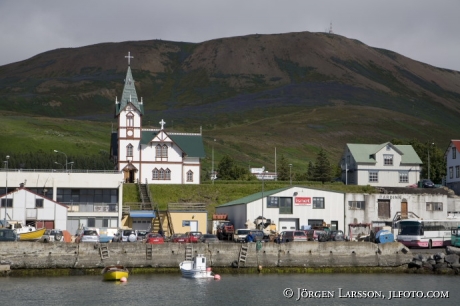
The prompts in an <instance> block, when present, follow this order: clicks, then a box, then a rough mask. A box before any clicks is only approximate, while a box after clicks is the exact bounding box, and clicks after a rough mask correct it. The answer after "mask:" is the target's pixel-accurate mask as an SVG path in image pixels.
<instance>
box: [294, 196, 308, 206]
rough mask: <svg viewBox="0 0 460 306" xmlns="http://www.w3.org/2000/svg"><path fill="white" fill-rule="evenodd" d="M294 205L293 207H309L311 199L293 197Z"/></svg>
mask: <svg viewBox="0 0 460 306" xmlns="http://www.w3.org/2000/svg"><path fill="white" fill-rule="evenodd" d="M294 203H295V205H311V198H306V197H295V198H294Z"/></svg>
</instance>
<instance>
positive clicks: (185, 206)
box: [168, 203, 208, 211]
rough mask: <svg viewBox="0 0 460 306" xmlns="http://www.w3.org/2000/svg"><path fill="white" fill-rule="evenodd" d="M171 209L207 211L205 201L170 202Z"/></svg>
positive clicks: (169, 207) (169, 208)
mask: <svg viewBox="0 0 460 306" xmlns="http://www.w3.org/2000/svg"><path fill="white" fill-rule="evenodd" d="M168 210H170V211H207V210H208V209H207V207H206V204H205V203H169V204H168Z"/></svg>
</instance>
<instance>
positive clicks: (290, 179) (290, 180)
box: [289, 164, 292, 186]
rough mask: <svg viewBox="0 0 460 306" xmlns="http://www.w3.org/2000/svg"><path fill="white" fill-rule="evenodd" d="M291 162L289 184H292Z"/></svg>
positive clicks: (290, 165)
mask: <svg viewBox="0 0 460 306" xmlns="http://www.w3.org/2000/svg"><path fill="white" fill-rule="evenodd" d="M291 169H292V164H289V185H291V186H292V175H291Z"/></svg>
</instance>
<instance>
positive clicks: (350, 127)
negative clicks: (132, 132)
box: [0, 32, 460, 171]
mask: <svg viewBox="0 0 460 306" xmlns="http://www.w3.org/2000/svg"><path fill="white" fill-rule="evenodd" d="M128 52H130V53H131V55H132V56H134V58H133V59H131V69H132V71H133V76H134V79H135V81H136V86H137V93H138V95H139V96H140V97H142V98H143V101H144V107H145V115H144V119H143V122H144V126H149V125H153V126H156V127H158V124H157V122H159V121H160V120H161V119H164V120H165V121H166V122H167V125H166V128H167V129H168V128H169V129H174V130H178V131H181V130H184V131H191V130H192V131H193V132H195V131H198V130H199V127H200V126H202V127H203V134H204V136H205V141H206V144H207V147H208V149H207V151H208V153H211V152H210V151H211V147H214V148H215V149H216V159H215V160H216V161H218V160H219V157H221V156H222V155H223V154H232V156H234V157H235V159H236V160H238V162H240V163H241V164H247V165H248V166H254V167H256V166H257V167H258V166H260V165H266V166H268V165H272V166H273V164H274V152H275V147H276V148H277V149H276V150H277V154H283V155H285V156H286V157H288V160H289V161H292V163H294V165H295V166H296V165H298V166H299V167H298V168H297V169H299V168H300V167H304V166H305V165H306V164H307V163H308V160H311V159H314V158H315V157H316V153H317V152H318V150H319V148H320V147H324V148H327V152H328V154H329V156H330V158H332V162H333V163H336V162H338V160H337V158H338V157H339V156H340V154H341V152H342V150H343V148H344V144H345V143H347V142H355V143H382V142H385V141H390V140H391V139H394V138H398V139H418V140H419V141H422V142H435V143H436V144H437V145H438V146H439V147H441V148H445V146H447V145H448V141H449V139H452V138H458V131H459V130H460V120H458V117H459V112H460V73H459V72H458V71H453V70H448V69H440V68H436V67H433V66H430V65H427V64H424V63H421V62H417V61H414V60H411V59H410V58H407V57H404V56H403V55H400V54H397V53H395V52H392V51H389V50H384V49H379V48H372V47H370V46H367V45H365V44H363V43H362V42H360V41H357V40H353V39H348V38H346V37H343V36H339V35H335V34H328V33H310V32H299V33H285V34H273V35H258V34H257V35H248V36H241V37H230V38H222V39H215V40H211V41H206V42H202V43H186V42H171V41H162V40H151V41H131V42H122V43H101V44H97V45H91V46H86V47H81V48H68V49H57V50H52V51H48V52H45V53H42V54H38V55H36V56H34V57H32V58H30V59H27V60H24V61H21V62H16V63H12V64H9V65H4V66H1V67H0V112H2V113H3V114H5V113H7V114H9V115H11V114H20V115H21V116H37V115H39V116H46V117H55V118H59V119H68V120H86V121H84V122H85V124H89V125H91V124H90V122H91V121H93V122H96V121H97V122H112V123H116V121H115V120H114V117H113V114H114V101H115V97H117V96H118V98H120V96H121V91H122V87H123V79H124V77H125V73H126V68H127V60H126V58H124V57H125V56H126V55H127V54H128ZM214 139H216V141H214ZM108 140H109V137H107V142H108ZM1 141H2V139H1V138H0V142H1ZM207 162H208V163H209V162H210V161H209V160H207ZM251 163H252V164H251ZM302 171H303V170H302Z"/></svg>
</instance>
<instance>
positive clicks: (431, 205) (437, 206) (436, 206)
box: [426, 202, 442, 211]
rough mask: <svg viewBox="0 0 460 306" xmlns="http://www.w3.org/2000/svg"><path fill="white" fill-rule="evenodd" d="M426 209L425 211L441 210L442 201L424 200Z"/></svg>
mask: <svg viewBox="0 0 460 306" xmlns="http://www.w3.org/2000/svg"><path fill="white" fill-rule="evenodd" d="M426 210H427V211H435V210H438V211H441V210H442V202H426Z"/></svg>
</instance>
